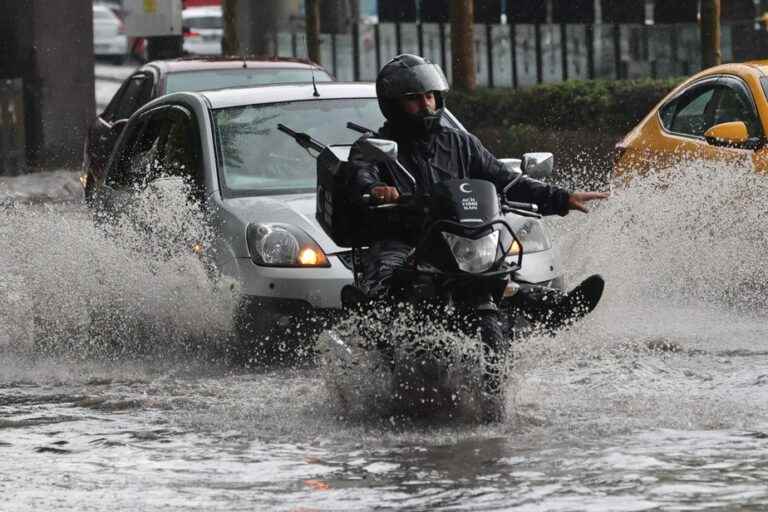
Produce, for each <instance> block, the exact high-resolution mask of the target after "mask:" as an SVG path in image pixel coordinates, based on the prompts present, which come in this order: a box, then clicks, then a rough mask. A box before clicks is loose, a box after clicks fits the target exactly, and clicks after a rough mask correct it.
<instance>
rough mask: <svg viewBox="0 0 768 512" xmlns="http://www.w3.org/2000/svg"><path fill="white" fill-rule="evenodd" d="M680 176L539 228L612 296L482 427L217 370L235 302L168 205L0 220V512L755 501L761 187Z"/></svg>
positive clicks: (766, 386) (316, 382)
mask: <svg viewBox="0 0 768 512" xmlns="http://www.w3.org/2000/svg"><path fill="white" fill-rule="evenodd" d="M687 167H688V171H687V172H686V173H684V174H682V175H679V176H676V177H675V179H674V180H666V181H664V183H660V182H659V181H658V180H657V179H656V178H648V179H646V180H644V181H642V182H641V183H636V184H633V185H632V186H630V188H628V189H626V190H617V191H615V193H614V196H613V197H612V198H611V199H610V200H608V201H606V202H605V203H603V204H601V205H599V206H596V207H595V208H594V209H593V212H592V213H591V214H590V215H588V216H583V215H579V214H577V213H572V214H571V215H569V216H568V217H566V218H563V219H559V218H556V219H551V220H550V225H551V227H552V229H553V231H554V233H555V234H556V237H557V239H558V243H559V244H560V246H561V251H562V254H563V258H564V261H565V267H566V269H567V272H568V277H569V278H570V281H571V282H572V284H575V283H576V282H577V281H578V279H579V278H581V277H584V276H586V275H588V274H590V273H595V272H599V273H601V274H602V275H603V276H604V277H605V279H606V281H607V288H606V293H605V296H604V299H603V301H602V303H601V304H600V305H599V307H598V308H597V310H596V311H595V312H594V313H593V314H592V315H591V316H590V317H588V318H587V319H586V320H584V321H582V322H581V323H579V324H577V325H575V326H573V327H572V328H571V329H569V330H566V331H564V332H561V333H559V334H558V335H557V336H554V337H551V336H547V335H534V336H532V337H530V338H529V339H527V340H524V341H522V342H520V343H519V344H517V345H516V346H515V352H516V363H515V369H514V372H513V374H512V376H511V378H510V381H509V384H508V386H509V390H508V391H509V396H508V403H507V414H508V420H507V421H506V422H504V423H502V424H495V425H482V424H478V423H475V422H472V421H462V420H458V419H445V418H442V419H440V420H439V421H438V420H424V419H418V420H416V419H409V418H408V417H403V416H399V415H392V414H389V413H388V412H387V411H386V410H385V409H382V408H381V407H377V404H374V403H368V402H366V401H365V400H366V398H363V396H364V395H360V397H361V398H360V400H361V402H360V403H355V404H344V403H343V402H342V401H341V400H339V397H338V396H337V394H336V393H335V392H333V391H330V390H329V389H330V388H329V387H328V386H326V383H327V382H328V375H327V374H326V373H325V370H324V369H323V368H322V367H320V366H318V365H316V364H305V365H301V366H299V367H283V366H279V367H277V366H273V367H259V366H257V367H255V368H252V369H247V370H244V369H240V368H239V367H236V366H233V365H231V364H229V363H228V362H227V357H226V354H227V346H226V343H227V339H228V334H227V333H228V331H229V329H230V328H231V325H230V323H231V312H232V308H233V303H234V299H233V294H234V293H236V290H232V288H231V286H230V284H231V283H227V282H226V281H211V280H210V279H209V278H208V274H207V273H206V271H205V269H204V268H202V265H201V264H200V263H199V260H198V259H197V258H196V256H194V255H193V254H191V252H190V251H188V248H187V247H186V246H184V243H183V242H180V241H179V240H188V239H189V236H192V237H193V238H194V237H198V238H199V239H201V240H204V239H205V238H206V237H207V236H209V234H208V233H206V232H205V229H204V228H203V227H202V223H200V222H199V219H197V218H196V217H195V216H194V215H192V212H191V211H188V210H185V207H184V206H183V205H182V204H180V203H175V202H174V199H173V197H170V196H163V200H162V201H151V200H148V201H147V202H146V203H144V204H143V205H141V207H140V208H139V212H140V213H137V214H136V215H138V218H139V220H143V221H144V223H143V225H144V226H145V229H136V228H134V227H131V226H134V225H135V222H134V223H132V224H131V223H125V224H122V225H119V226H118V227H114V228H111V229H112V232H111V233H109V235H104V234H103V232H102V231H101V230H100V229H98V228H97V227H95V226H94V224H93V222H92V220H91V218H90V216H89V215H88V214H87V212H85V211H84V210H83V209H82V208H80V207H79V206H77V205H56V206H51V205H37V206H29V207H26V206H17V207H8V208H5V209H3V210H2V211H0V216H2V222H0V245H1V246H2V247H3V249H2V251H0V264H1V265H2V268H3V273H2V274H1V275H0V308H1V309H0V496H2V498H1V499H0V510H3V511H5V510H8V511H12V510H39V511H49V510H51V511H52V510H106V509H109V510H116V511H129V510H130V511H133V510H159V509H162V510H179V511H182V510H183V511H189V510H227V511H230V510H292V511H310V510H380V509H404V510H503V509H514V510H531V511H641V510H642V511H644V510H676V511H677V510H765V509H766V507H768V485H767V484H768V336H767V335H768V326H766V323H765V321H764V319H765V311H766V301H767V300H768V299H767V298H766V293H765V291H766V287H767V286H766V285H767V284H768V270H766V268H765V264H764V261H765V254H767V253H768V227H767V226H768V223H767V222H766V221H767V220H768V213H766V208H765V204H766V200H768V182H766V180H765V178H761V177H758V176H755V175H753V174H752V173H750V172H748V171H746V170H744V171H740V170H736V169H732V168H728V169H725V168H717V167H714V168H712V167H708V166H705V165H698V164H697V165H689V166H687ZM158 205H160V206H158ZM134 220H136V219H135V218H134ZM157 220H163V221H165V225H168V226H172V227H171V228H170V229H167V230H165V231H162V232H158V231H157V230H153V229H146V226H152V225H154V224H155V223H154V222H153V221H157ZM171 223H172V224H171ZM179 233H184V234H185V236H183V237H179V236H176V235H178V234H179ZM94 311H96V312H97V314H95V315H94V313H93V312H94ZM348 391H351V390H348ZM352 396H354V393H353V394H352Z"/></svg>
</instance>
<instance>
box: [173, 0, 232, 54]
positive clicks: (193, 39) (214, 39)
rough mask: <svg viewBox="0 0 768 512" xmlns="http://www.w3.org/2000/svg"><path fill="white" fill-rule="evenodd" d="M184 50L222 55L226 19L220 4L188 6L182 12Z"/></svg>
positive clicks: (193, 52) (190, 52)
mask: <svg viewBox="0 0 768 512" xmlns="http://www.w3.org/2000/svg"><path fill="white" fill-rule="evenodd" d="M181 19H182V25H183V26H184V47H183V48H184V52H185V53H189V54H191V55H221V38H222V37H223V36H224V19H223V18H222V15H221V6H220V5H211V6H207V7H188V8H187V9H184V10H183V11H182V13H181Z"/></svg>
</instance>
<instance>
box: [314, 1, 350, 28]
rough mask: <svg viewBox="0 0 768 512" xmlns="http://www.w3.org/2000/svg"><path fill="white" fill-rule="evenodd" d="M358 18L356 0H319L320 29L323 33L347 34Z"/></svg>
mask: <svg viewBox="0 0 768 512" xmlns="http://www.w3.org/2000/svg"><path fill="white" fill-rule="evenodd" d="M359 18H360V9H359V6H358V2H357V0H323V1H322V2H320V31H321V32H323V33H324V34H349V33H350V32H352V24H353V23H357V21H358V19H359Z"/></svg>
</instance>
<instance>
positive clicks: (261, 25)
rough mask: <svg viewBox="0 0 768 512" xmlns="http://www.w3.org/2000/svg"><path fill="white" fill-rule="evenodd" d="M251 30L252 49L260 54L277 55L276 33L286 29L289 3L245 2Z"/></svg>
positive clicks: (263, 0) (273, 1) (279, 1)
mask: <svg viewBox="0 0 768 512" xmlns="http://www.w3.org/2000/svg"><path fill="white" fill-rule="evenodd" d="M245 5H247V6H248V12H249V14H248V20H247V21H248V22H249V25H250V26H249V28H250V30H251V33H250V36H251V41H252V51H253V53H255V54H256V55H260V56H267V57H268V56H273V55H277V34H278V32H280V31H281V30H288V24H289V19H290V7H291V6H290V3H288V2H286V1H285V0H259V1H258V2H245Z"/></svg>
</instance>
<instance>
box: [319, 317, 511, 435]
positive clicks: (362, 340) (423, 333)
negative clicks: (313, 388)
mask: <svg viewBox="0 0 768 512" xmlns="http://www.w3.org/2000/svg"><path fill="white" fill-rule="evenodd" d="M425 309H430V308H427V307H426V306H425V305H419V306H414V305H412V304H403V303H400V304H392V305H386V306H384V305H382V306H380V307H378V308H377V309H375V310H373V311H365V312H354V313H350V314H349V315H348V316H347V317H346V318H344V319H343V320H341V321H340V322H338V323H337V324H336V325H334V326H332V328H331V329H329V330H326V331H325V332H323V333H322V334H321V336H320V339H319V341H318V347H319V348H318V350H319V352H320V356H321V374H322V377H323V379H324V381H325V384H326V387H327V388H328V391H329V393H330V395H331V397H332V398H333V399H334V401H335V402H336V405H337V407H338V408H339V409H340V410H341V411H342V412H343V414H344V415H345V416H346V417H350V418H358V419H359V418H368V417H370V416H371V415H374V416H378V417H390V418H392V421H395V419H394V418H404V419H420V420H427V421H433V420H436V421H444V420H451V419H459V420H462V421H476V420H477V419H478V418H479V417H480V416H481V413H482V400H483V393H482V390H483V369H484V368H485V369H489V370H490V371H494V372H499V373H501V374H502V375H506V374H507V373H508V371H507V370H508V366H509V364H510V361H509V360H508V359H506V358H502V359H501V360H500V361H499V362H498V363H497V364H495V365H489V364H488V363H486V362H485V359H484V356H483V348H482V345H481V343H480V339H479V333H478V332H476V331H473V329H472V328H471V327H469V328H467V326H468V325H470V322H469V321H468V319H466V318H461V317H460V314H459V313H458V312H457V311H455V310H453V309H450V308H440V309H439V311H438V310H434V311H426V310H425ZM502 399H503V398H502Z"/></svg>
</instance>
